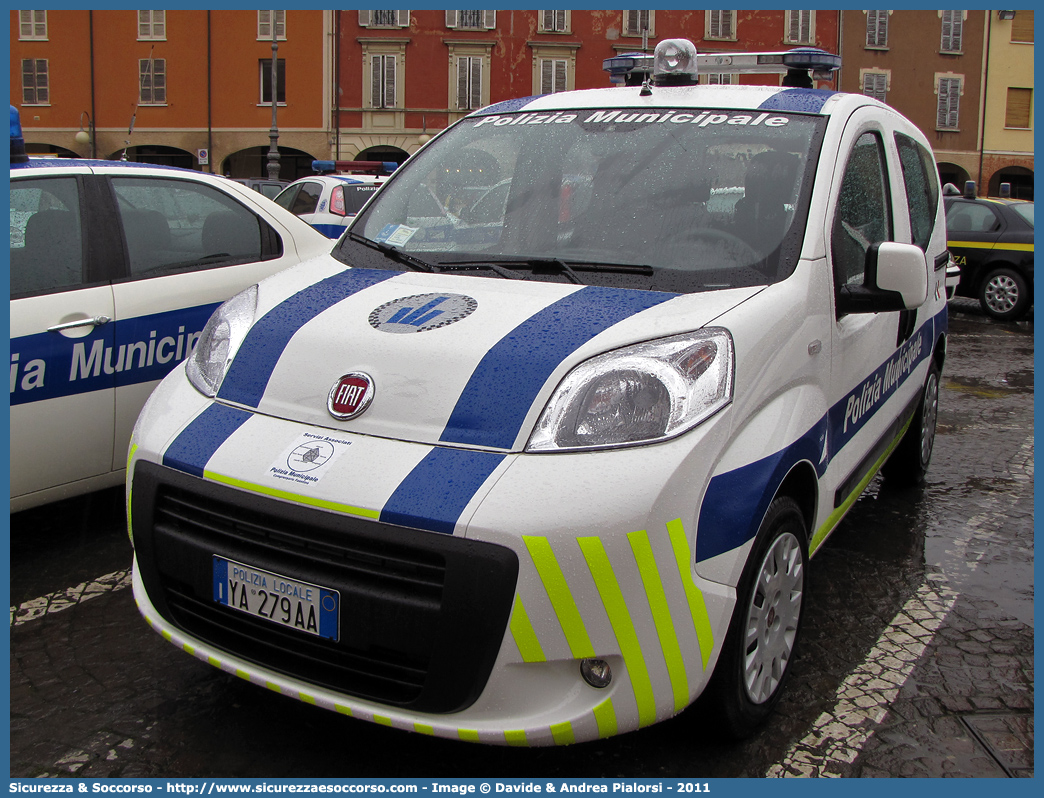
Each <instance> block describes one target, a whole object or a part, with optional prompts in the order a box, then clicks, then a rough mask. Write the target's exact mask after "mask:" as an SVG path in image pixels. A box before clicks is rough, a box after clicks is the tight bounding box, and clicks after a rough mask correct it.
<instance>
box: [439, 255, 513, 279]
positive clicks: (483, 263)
mask: <svg viewBox="0 0 1044 798" xmlns="http://www.w3.org/2000/svg"><path fill="white" fill-rule="evenodd" d="M468 269H488V270H489V271H491V272H496V273H497V274H499V275H500V276H501V277H506V278H508V279H509V280H525V279H526V278H525V277H523V276H522V275H521V274H515V273H514V272H513V271H511V270H510V269H505V268H504V267H503V266H501V265H500V264H499V263H491V262H490V261H487V260H476V261H451V262H449V263H440V264H439V270H440V271H444V272H464V271H467V270H468Z"/></svg>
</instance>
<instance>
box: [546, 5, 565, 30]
mask: <svg viewBox="0 0 1044 798" xmlns="http://www.w3.org/2000/svg"><path fill="white" fill-rule="evenodd" d="M568 13H569V12H568V11H566V10H565V9H561V8H560V9H557V10H554V11H541V12H540V29H541V30H542V31H544V32H545V33H566V32H568V30H569V23H568V19H567V17H566V15H567V14H568Z"/></svg>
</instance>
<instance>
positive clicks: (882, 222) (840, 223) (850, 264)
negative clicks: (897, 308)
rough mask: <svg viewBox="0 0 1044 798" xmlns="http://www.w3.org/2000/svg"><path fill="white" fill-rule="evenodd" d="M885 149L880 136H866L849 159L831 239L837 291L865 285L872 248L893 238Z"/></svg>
mask: <svg viewBox="0 0 1044 798" xmlns="http://www.w3.org/2000/svg"><path fill="white" fill-rule="evenodd" d="M891 218H892V212H891V206H890V204H889V202H888V178H887V175H886V172H885V158H884V147H883V146H882V142H881V138H880V136H879V135H878V134H877V133H864V134H863V135H862V136H860V137H859V139H858V141H856V144H855V147H853V148H852V152H851V154H850V155H849V157H848V164H847V165H846V166H845V176H844V178H843V179H842V181H841V194H840V196H839V197H838V203H837V211H836V212H835V214H834V225H833V229H832V231H831V237H830V250H831V256H832V258H833V263H834V282H835V285H836V287H838V288H840V287H841V286H842V285H846V284H849V285H851V284H854V285H861V284H862V282H863V270H864V267H865V264H866V252H867V250H868V249H869V248H870V245H871V244H876V243H878V242H879V241H889V240H891V237H892V229H891V228H892V226H891Z"/></svg>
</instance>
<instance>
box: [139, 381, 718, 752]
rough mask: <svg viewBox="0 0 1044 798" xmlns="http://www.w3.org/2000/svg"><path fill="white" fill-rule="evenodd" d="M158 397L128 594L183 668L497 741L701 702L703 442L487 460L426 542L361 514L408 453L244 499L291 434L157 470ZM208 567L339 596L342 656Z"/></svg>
mask: <svg viewBox="0 0 1044 798" xmlns="http://www.w3.org/2000/svg"><path fill="white" fill-rule="evenodd" d="M171 382H172V381H170V380H168V381H167V382H166V383H165V384H164V386H161V389H160V390H159V391H158V392H157V394H156V396H154V398H153V401H152V402H151V403H150V406H149V407H147V408H146V411H145V413H143V416H142V422H140V423H139V427H138V430H137V431H136V434H135V441H134V448H133V454H132V458H131V463H130V469H129V473H130V474H131V478H130V483H129V493H130V517H131V519H132V522H131V523H132V533H133V538H134V543H135V583H134V588H135V597H136V599H137V601H138V605H139V608H140V610H141V612H142V614H143V615H144V616H145V618H146V620H147V621H148V622H149V624H150V625H151V626H153V628H154V629H156V630H157V631H158V632H160V633H161V634H162V635H163V636H164V637H166V638H167V639H168V640H170V641H171V642H173V643H175V644H176V645H179V646H180V647H182V648H184V649H185V650H187V651H189V652H190V653H193V654H194V655H195V656H197V657H199V658H200V659H203V660H204V661H207V662H209V663H210V664H212V665H216V666H218V667H220V668H222V669H223V670H226V671H228V672H231V673H235V674H237V675H239V676H241V677H243V678H247V679H249V680H250V681H252V682H255V683H258V684H262V685H265V686H267V687H269V688H270V689H274V690H276V691H278V692H280V693H284V694H287V695H291V696H293V697H296V698H299V699H301V700H303V701H307V702H310V703H315V704H317V705H320V706H323V707H325V708H327V709H332V710H335V711H340V712H342V713H345V714H349V715H352V716H354V717H358V718H362V719H365V720H370V721H374V722H378V723H383V724H386V725H390V726H394V727H397V728H403V729H408V730H412V731H420V732H424V733H428V734H434V735H437V736H442V737H451V738H456V739H465V740H475V741H482V742H489V743H499V744H520V745H552V744H565V743H571V742H579V741H583V740H588V739H595V738H598V737H605V736H609V735H611V734H616V733H620V732H625V731H629V730H632V729H636V728H639V727H641V726H645V725H649V724H651V723H654V722H656V721H659V720H663V719H665V718H667V717H670V716H672V715H674V714H676V713H677V712H680V711H681V710H682V709H684V708H685V707H686V706H688V704H689V703H691V702H692V701H693V700H694V699H695V698H696V696H698V695H699V694H700V692H702V690H703V689H704V687H705V686H706V683H707V680H708V679H709V676H710V673H711V671H712V669H713V666H714V662H715V661H716V659H717V656H718V652H719V650H720V648H721V644H722V642H723V639H724V634H725V631H726V629H727V626H728V622H729V619H730V617H731V612H732V607H733V603H734V589H733V588H732V587H729V586H727V585H721V584H717V583H715V582H711V581H708V580H705V579H701V578H700V576H699V575H698V574H697V573H696V571H695V567H694V552H695V549H694V539H693V538H694V530H695V528H696V526H695V517H696V512H697V509H698V507H699V497H700V495H701V491H702V488H701V486H703V487H705V485H706V482H707V480H708V479H709V470H710V468H711V460H710V459H709V458H707V457H706V456H705V454H704V452H705V450H704V449H703V448H702V447H700V446H695V444H694V440H693V438H694V437H701V436H702V437H704V438H706V437H708V436H709V437H711V438H714V437H715V436H716V435H717V434H722V433H720V432H719V433H715V432H714V424H713V423H711V424H709V425H708V426H707V429H706V430H702V429H701V430H697V431H694V433H696V435H695V436H693V435H690V436H688V438H689V439H688V440H687V441H684V440H682V441H679V440H675V441H672V442H668V443H665V444H660V445H658V446H651V447H637V448H633V449H625V450H618V451H613V452H590V453H583V454H561V455H506V456H505V457H504V459H503V462H501V464H500V466H499V467H498V468H497V469H496V470H495V471H494V472H493V473H492V474H491V475H490V476H489V478H488V479H487V480H486V481H485V482H484V483H483V485H482V488H481V490H478V491H477V492H476V494H475V496H474V498H473V499H472V500H471V501H470V502H469V503H468V505H467V507H466V510H465V511H464V512H462V513H461V515H460V521H459V522H458V523H457V526H456V528H455V529H453V534H444V533H439V532H433V531H429V530H425V529H420V528H411V527H412V526H413V525H412V524H409V523H404V520H409V516H402V515H401V514H400V515H397V516H396V519H397V521H396V522H395V523H388V521H387V518H382V517H381V516H380V513H379V512H376V511H375V510H376V509H379V508H380V507H381V506H382V502H383V501H385V500H387V497H388V496H389V495H390V494H393V493H394V487H393V486H391V483H392V482H397V481H403V475H404V473H406V472H408V471H409V469H411V468H414V466H415V464H416V463H418V462H421V461H423V459H424V456H425V455H424V453H425V452H430V451H431V450H432V449H433V447H430V446H422V445H418V444H409V443H404V442H401V441H388V440H382V439H375V438H365V437H363V436H354V437H353V436H350V435H347V434H346V433H339V434H340V435H343V436H345V437H347V438H352V440H353V443H352V447H351V449H352V450H354V451H353V454H352V456H344V457H342V458H341V459H340V460H338V461H337V462H336V463H335V464H334V465H333V466H332V468H333V470H331V471H330V472H328V473H327V475H326V476H324V477H323V479H322V480H321V482H320V483H319V484H318V485H317V486H307V487H303V488H301V491H302V493H304V492H307V491H308V490H313V489H314V490H316V491H318V493H317V495H312V496H297V497H295V496H294V495H293V494H292V493H291V492H288V491H282V490H281V491H278V492H273V491H270V492H268V493H267V495H266V494H265V493H264V492H262V491H259V490H257V489H256V488H257V487H258V480H259V479H260V477H258V476H257V475H258V474H261V473H262V472H263V471H264V470H265V469H266V468H268V467H269V466H270V465H271V464H272V462H273V461H274V460H277V459H278V458H279V457H280V456H281V454H280V453H281V452H283V451H284V450H285V449H286V448H287V446H288V442H290V444H292V443H293V442H294V441H295V440H296V439H297V438H298V437H299V436H300V435H301V434H302V430H303V429H304V428H302V427H301V426H300V425H296V424H293V423H291V422H287V421H281V420H278V419H273V418H270V417H265V416H261V415H258V414H254V415H252V416H251V417H250V420H249V421H248V422H246V423H245V424H243V425H242V427H240V428H239V429H237V431H236V432H234V433H233V434H231V435H230V436H229V438H228V440H227V441H226V442H225V443H224V444H223V445H222V446H220V447H218V448H217V450H216V452H215V453H214V454H213V455H212V456H211V457H210V459H209V460H208V462H207V467H206V468H204V469H202V473H200V474H190V473H186V472H185V471H183V470H181V469H179V468H172V467H170V466H169V464H168V465H164V464H163V463H164V452H165V451H169V449H170V448H171V441H173V440H174V439H175V438H176V437H177V436H178V434H179V431H180V430H182V429H184V428H185V427H187V426H188V425H187V424H185V423H182V422H183V420H184V418H185V416H184V412H185V408H186V407H188V406H191V402H189V401H174V398H175V397H173V396H172V395H171V394H172V393H178V392H180V391H181V390H182V389H179V388H172V387H171ZM184 390H185V393H183V394H182V396H180V397H177V398H178V399H179V400H188V399H189V392H191V393H194V392H192V389H191V388H188V387H187V386H184ZM196 396H197V397H198V394H197V395H196ZM204 404H206V403H205V401H204V402H199V403H198V405H197V409H198V407H202V406H203V405H204ZM173 408H177V411H175V413H174V415H175V417H176V418H180V419H182V422H178V421H176V420H175V418H172V409H173ZM697 450H698V451H697ZM248 453H249V454H248ZM353 458H354V459H353ZM248 461H249V462H248ZM362 461H365V462H366V463H367V468H365V469H363V468H360V463H361V462H362ZM249 463H253V466H251V465H250V464H249ZM252 469H253V470H252ZM232 472H234V473H232ZM445 478H446V479H447V480H452V479H454V475H453V474H447V475H445ZM435 492H436V493H437V491H435ZM381 497H384V498H383V499H382V498H381ZM344 502H350V505H348V504H344ZM309 505H311V506H309ZM344 508H347V511H345V510H344ZM413 520H416V521H417V525H418V526H419V525H423V523H424V519H423V518H421V517H419V516H418V517H417V518H416V519H413ZM215 555H216V556H221V557H225V558H227V559H230V560H234V561H239V562H244V563H248V564H250V565H254V566H257V567H260V568H263V569H267V570H270V571H272V572H274V573H279V574H282V575H285V576H290V577H293V578H296V579H299V580H301V581H304V582H309V583H313V584H319V585H324V586H328V587H334V588H336V589H338V590H339V591H341V592H342V596H343V597H344V599H343V600H342V607H343V611H342V630H343V631H342V635H341V640H342V641H343V642H341V643H331V642H328V641H321V640H315V639H311V638H308V637H307V636H306V635H304V634H302V633H298V632H294V631H290V630H284V629H282V628H281V627H273V626H272V625H271V624H266V623H265V622H263V621H258V620H255V619H253V618H250V617H249V616H244V615H242V614H241V613H236V612H235V611H233V610H229V609H227V608H225V607H222V606H220V605H217V604H215V603H214V602H213V600H212V579H213V565H212V558H213V557H214V556H215ZM269 627H271V628H269ZM585 658H597V659H602V660H605V661H607V662H608V663H609V664H610V667H611V668H612V673H613V680H612V682H611V684H610V685H609V686H608V687H607V688H603V689H598V688H595V687H592V686H590V685H589V684H587V683H586V682H585V681H584V680H583V679H582V677H581V674H580V662H581V661H582V660H583V659H585Z"/></svg>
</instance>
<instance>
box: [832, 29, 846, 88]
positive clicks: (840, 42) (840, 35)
mask: <svg viewBox="0 0 1044 798" xmlns="http://www.w3.org/2000/svg"><path fill="white" fill-rule="evenodd" d="M844 51H845V12H844V10H843V9H842V10H840V11H838V12H837V57H838V58H840V59H841V67H840V69H838V70H837V72H835V73H834V78H835V79H836V81H837V85H835V86H834V88H835V89H836V90H837V91H841V70H842V69H844V68H845V52H844Z"/></svg>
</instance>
